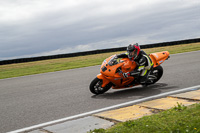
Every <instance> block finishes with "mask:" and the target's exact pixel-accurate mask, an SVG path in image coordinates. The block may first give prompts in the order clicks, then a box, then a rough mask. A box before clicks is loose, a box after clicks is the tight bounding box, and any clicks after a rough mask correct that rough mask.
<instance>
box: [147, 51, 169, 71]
mask: <svg viewBox="0 0 200 133" xmlns="http://www.w3.org/2000/svg"><path fill="white" fill-rule="evenodd" d="M149 56H150V58H151V60H152V61H153V64H154V67H157V66H159V65H160V64H162V63H163V62H164V61H165V60H166V59H168V58H169V52H168V51H163V52H157V53H152V54H150V55H149Z"/></svg>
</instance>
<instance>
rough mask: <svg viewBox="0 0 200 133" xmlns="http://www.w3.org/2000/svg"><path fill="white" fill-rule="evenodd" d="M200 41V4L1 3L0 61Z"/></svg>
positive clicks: (183, 0)
mask: <svg viewBox="0 0 200 133" xmlns="http://www.w3.org/2000/svg"><path fill="white" fill-rule="evenodd" d="M199 37H200V0H0V60H7V59H16V58H26V57H37V56H45V55H56V54H64V53H73V52H80V51H89V50H96V49H106V48H116V47H124V46H128V44H130V43H139V44H140V45H143V44H152V43H159V42H166V41H176V40H184V39H192V38H199Z"/></svg>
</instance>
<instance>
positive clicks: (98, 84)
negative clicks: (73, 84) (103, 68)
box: [90, 77, 112, 95]
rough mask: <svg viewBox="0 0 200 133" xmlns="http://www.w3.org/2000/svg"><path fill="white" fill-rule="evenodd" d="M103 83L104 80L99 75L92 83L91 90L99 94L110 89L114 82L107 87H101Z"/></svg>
mask: <svg viewBox="0 0 200 133" xmlns="http://www.w3.org/2000/svg"><path fill="white" fill-rule="evenodd" d="M102 84H103V81H102V80H101V79H98V78H97V77H96V78H95V79H94V80H93V81H92V82H91V83H90V91H91V92H92V93H93V94H95V95H99V94H103V93H105V92H106V91H108V90H109V89H110V88H111V87H112V84H111V83H109V84H107V85H106V86H105V87H101V86H102Z"/></svg>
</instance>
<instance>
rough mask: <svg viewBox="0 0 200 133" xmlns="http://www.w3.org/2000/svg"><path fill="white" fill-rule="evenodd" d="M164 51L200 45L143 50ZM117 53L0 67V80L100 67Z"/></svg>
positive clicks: (186, 50) (194, 48)
mask: <svg viewBox="0 0 200 133" xmlns="http://www.w3.org/2000/svg"><path fill="white" fill-rule="evenodd" d="M165 50H167V51H169V52H170V54H176V53H182V52H189V51H196V50H200V43H192V44H183V45H176V46H166V47H159V48H150V49H144V51H145V52H146V53H154V52H159V51H165ZM124 52H125V51H124ZM119 53H122V52H111V53H104V54H96V55H87V56H79V57H72V58H62V59H51V60H43V61H35V62H28V63H17V64H9V65H0V79H4V78H11V77H19V76H25V75H32V74H39V73H46V72H54V71H61V70H67V69H74V68H81V67H87V66H94V65H100V64H101V63H102V61H103V60H104V59H105V58H107V57H109V56H110V55H113V54H119Z"/></svg>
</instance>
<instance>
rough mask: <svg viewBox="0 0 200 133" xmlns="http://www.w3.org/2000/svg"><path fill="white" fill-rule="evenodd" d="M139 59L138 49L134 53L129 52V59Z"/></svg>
mask: <svg viewBox="0 0 200 133" xmlns="http://www.w3.org/2000/svg"><path fill="white" fill-rule="evenodd" d="M136 57H137V49H135V50H134V51H128V58H134V59H135V58H136Z"/></svg>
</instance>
